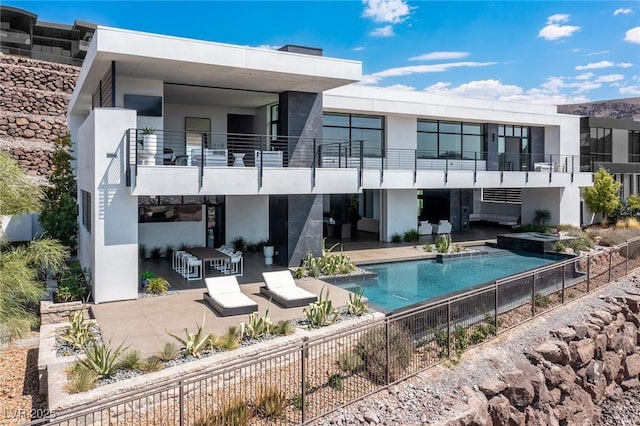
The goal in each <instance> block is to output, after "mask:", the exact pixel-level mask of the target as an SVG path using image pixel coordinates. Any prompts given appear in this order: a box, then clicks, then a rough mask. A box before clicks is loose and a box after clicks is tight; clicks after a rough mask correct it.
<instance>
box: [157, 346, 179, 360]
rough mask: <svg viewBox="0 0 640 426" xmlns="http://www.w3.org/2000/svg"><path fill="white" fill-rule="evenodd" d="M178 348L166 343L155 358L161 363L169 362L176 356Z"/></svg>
mask: <svg viewBox="0 0 640 426" xmlns="http://www.w3.org/2000/svg"><path fill="white" fill-rule="evenodd" d="M178 353H179V352H178V348H177V347H176V345H174V344H173V343H170V342H167V343H165V344H164V346H163V347H162V349H160V351H159V352H158V353H157V355H156V356H157V358H158V359H160V360H162V361H171V360H174V359H176V357H177V356H178Z"/></svg>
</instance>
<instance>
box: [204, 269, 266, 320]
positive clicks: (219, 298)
mask: <svg viewBox="0 0 640 426" xmlns="http://www.w3.org/2000/svg"><path fill="white" fill-rule="evenodd" d="M204 281H205V283H206V284H207V292H206V293H204V301H205V302H207V303H208V304H209V305H210V306H211V307H212V308H213V310H214V311H216V312H217V313H219V314H220V315H222V316H223V317H224V316H228V315H240V314H249V313H251V312H255V311H257V310H258V304H257V303H256V302H255V301H253V300H251V299H250V298H249V297H248V296H247V295H246V294H244V293H242V292H241V291H240V286H239V285H238V280H237V279H236V277H235V275H230V276H227V277H211V278H205V280H204Z"/></svg>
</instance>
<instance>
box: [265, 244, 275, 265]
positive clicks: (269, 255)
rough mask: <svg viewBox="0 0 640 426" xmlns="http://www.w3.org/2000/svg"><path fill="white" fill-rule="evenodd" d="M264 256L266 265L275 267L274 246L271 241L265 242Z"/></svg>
mask: <svg viewBox="0 0 640 426" xmlns="http://www.w3.org/2000/svg"><path fill="white" fill-rule="evenodd" d="M262 254H264V264H265V265H273V254H274V246H273V242H272V241H271V240H266V241H263V243H262Z"/></svg>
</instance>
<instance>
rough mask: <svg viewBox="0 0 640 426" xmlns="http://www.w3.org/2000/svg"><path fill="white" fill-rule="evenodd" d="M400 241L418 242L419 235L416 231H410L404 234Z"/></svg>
mask: <svg viewBox="0 0 640 426" xmlns="http://www.w3.org/2000/svg"><path fill="white" fill-rule="evenodd" d="M402 239H403V240H404V241H405V242H407V243H410V242H413V241H418V240H419V239H420V234H418V230H416V229H410V230H408V231H407V232H405V233H404V235H403V236H402Z"/></svg>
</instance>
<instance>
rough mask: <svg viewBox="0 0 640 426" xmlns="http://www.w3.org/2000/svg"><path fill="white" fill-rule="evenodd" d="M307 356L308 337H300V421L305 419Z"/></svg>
mask: <svg viewBox="0 0 640 426" xmlns="http://www.w3.org/2000/svg"><path fill="white" fill-rule="evenodd" d="M308 357H309V337H306V336H305V337H304V338H303V339H302V350H301V353H300V367H301V372H300V373H301V374H300V375H301V380H300V388H301V389H300V403H301V407H300V411H302V423H304V422H305V420H306V416H307V413H306V405H307V395H306V393H307V386H306V382H307V380H306V378H307V358H308Z"/></svg>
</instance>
